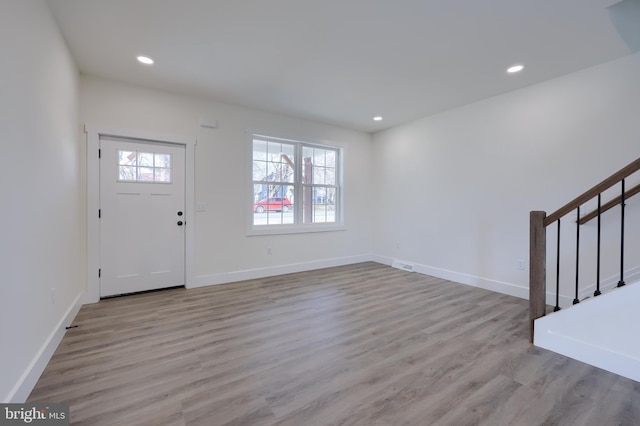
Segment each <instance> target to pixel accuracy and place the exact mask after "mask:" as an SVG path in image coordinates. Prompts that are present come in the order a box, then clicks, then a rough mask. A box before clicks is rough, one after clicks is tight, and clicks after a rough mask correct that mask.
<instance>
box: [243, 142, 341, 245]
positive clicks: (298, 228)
mask: <svg viewBox="0 0 640 426" xmlns="http://www.w3.org/2000/svg"><path fill="white" fill-rule="evenodd" d="M247 135H248V137H247V139H248V152H249V161H248V164H249V173H248V175H249V191H248V193H249V197H248V203H247V212H248V214H247V224H248V226H247V235H248V236H253V235H276V234H299V233H310V232H332V231H344V230H345V229H346V228H345V225H344V223H345V222H344V189H343V188H344V183H343V175H344V148H343V147H340V146H336V145H329V144H326V143H316V142H306V141H300V140H295V139H287V138H280V137H275V136H266V135H264V134H262V133H256V132H247ZM254 139H260V140H264V141H268V142H276V143H285V144H291V145H294V152H295V154H294V155H295V160H294V164H295V170H294V179H293V182H292V183H291V184H290V185H291V186H293V187H294V193H295V197H294V200H302V199H303V188H304V186H305V185H304V184H303V183H302V167H303V160H302V149H303V147H309V148H320V149H327V150H334V151H335V152H336V156H337V158H336V185H335V187H336V207H335V222H329V223H326V222H315V223H304V220H303V219H304V218H303V214H304V213H303V208H302V203H301V202H296V203H297V204H299V205H297V206H295V205H294V223H293V224H268V225H254V211H253V204H254V202H255V200H254V180H253V142H254ZM311 186H312V187H313V186H328V185H321V184H320V185H311Z"/></svg>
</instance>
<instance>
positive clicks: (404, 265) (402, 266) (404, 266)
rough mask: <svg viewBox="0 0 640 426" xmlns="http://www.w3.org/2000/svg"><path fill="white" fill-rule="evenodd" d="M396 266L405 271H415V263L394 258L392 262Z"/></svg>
mask: <svg viewBox="0 0 640 426" xmlns="http://www.w3.org/2000/svg"><path fill="white" fill-rule="evenodd" d="M391 266H393V267H394V268H397V269H402V270H403V271H407V272H413V264H412V263H407V262H401V261H399V260H394V261H393V263H392V264H391Z"/></svg>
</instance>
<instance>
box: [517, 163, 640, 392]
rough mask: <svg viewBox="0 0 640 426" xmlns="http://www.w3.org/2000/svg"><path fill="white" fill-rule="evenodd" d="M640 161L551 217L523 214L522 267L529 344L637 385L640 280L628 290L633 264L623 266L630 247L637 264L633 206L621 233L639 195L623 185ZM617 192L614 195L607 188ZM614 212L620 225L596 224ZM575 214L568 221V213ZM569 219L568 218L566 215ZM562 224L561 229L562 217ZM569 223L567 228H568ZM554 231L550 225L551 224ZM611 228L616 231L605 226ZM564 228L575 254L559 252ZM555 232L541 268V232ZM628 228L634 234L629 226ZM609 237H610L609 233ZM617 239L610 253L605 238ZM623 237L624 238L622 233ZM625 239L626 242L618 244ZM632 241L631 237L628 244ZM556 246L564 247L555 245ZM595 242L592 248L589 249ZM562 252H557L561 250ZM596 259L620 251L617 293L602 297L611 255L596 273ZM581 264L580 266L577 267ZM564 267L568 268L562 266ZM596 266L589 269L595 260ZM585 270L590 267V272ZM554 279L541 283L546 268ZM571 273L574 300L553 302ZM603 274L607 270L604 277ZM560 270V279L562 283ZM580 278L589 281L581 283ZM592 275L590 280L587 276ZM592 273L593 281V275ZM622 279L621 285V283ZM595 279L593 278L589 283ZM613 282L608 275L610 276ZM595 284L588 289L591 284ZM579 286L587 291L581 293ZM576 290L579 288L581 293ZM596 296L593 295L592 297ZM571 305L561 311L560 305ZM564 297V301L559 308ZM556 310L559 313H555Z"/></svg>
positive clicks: (639, 376) (635, 278)
mask: <svg viewBox="0 0 640 426" xmlns="http://www.w3.org/2000/svg"><path fill="white" fill-rule="evenodd" d="M638 172H640V158H639V159H637V160H635V161H633V162H632V163H630V164H629V165H627V166H626V167H624V168H622V169H620V170H619V171H618V172H616V173H614V174H613V175H611V176H609V177H608V178H607V179H605V180H603V181H602V182H600V183H599V184H597V185H595V186H594V187H593V188H591V189H589V190H588V191H586V192H585V193H583V194H581V195H580V196H578V197H577V198H575V199H574V200H572V201H570V202H569V203H567V204H566V205H564V206H563V207H561V208H560V209H558V210H557V211H555V212H553V213H552V214H550V215H547V214H546V212H544V211H532V212H531V215H530V224H531V226H530V232H531V233H530V253H529V256H530V261H529V273H530V275H529V308H530V309H529V312H530V320H531V340H532V342H533V343H534V344H535V345H536V346H539V347H542V348H545V349H549V350H552V351H554V352H557V353H560V354H563V355H566V356H568V357H571V358H574V359H577V360H579V361H583V362H586V363H588V364H591V365H594V366H597V367H600V368H602V369H605V370H608V371H611V372H613V373H616V374H619V375H621V376H624V377H627V378H630V379H632V380H636V381H638V382H640V339H638V338H637V337H636V336H637V331H636V328H637V327H638V326H640V282H638V283H636V284H635V285H629V282H627V281H628V280H629V279H631V281H636V282H637V281H639V279H640V277H638V274H637V269H638V265H633V267H632V268H630V269H629V267H628V266H627V267H626V268H625V253H626V252H627V251H628V250H627V249H628V247H627V245H629V243H631V245H632V249H633V250H632V253H631V257H632V258H633V262H634V263H635V262H637V258H638V256H637V252H638V241H639V240H638V238H637V233H638V228H637V224H638V221H637V219H638V215H637V213H638V204H637V203H635V204H634V206H633V207H634V208H633V209H632V210H631V216H630V219H631V220H632V221H633V223H632V225H633V226H632V227H631V229H632V231H631V232H628V231H627V232H626V231H625V210H626V205H627V201H628V200H629V198H631V197H633V196H635V195H636V194H638V193H640V184H636V185H635V186H634V187H632V188H631V189H627V186H626V184H627V183H628V181H629V180H630V179H635V180H636V182H637V181H638V177H639V175H640V173H638ZM618 185H619V186H620V189H619V190H617V189H615V188H614V187H616V188H617V187H618ZM612 190H614V191H618V192H617V194H618V195H615V196H614V197H613V198H612V199H611V200H610V201H608V202H606V203H603V202H602V198H603V195H604V196H609V195H610V194H611V191H612ZM594 202H597V208H595V209H593V210H592V211H591V212H589V213H587V214H582V212H584V211H585V210H584V209H586V207H587V206H589V205H591V204H593V203H594ZM614 207H619V209H617V210H618V212H619V215H620V216H619V220H617V221H613V220H611V216H610V215H611V213H609V214H608V215H609V216H608V217H607V220H602V215H603V213H604V212H606V211H609V210H611V209H613V208H614ZM572 211H575V217H571V216H572V215H571V214H570V213H571V212H572ZM566 216H569V217H566ZM562 218H565V221H564V222H562V223H564V226H562V228H561V219H562ZM593 219H597V225H593V223H592V225H590V227H589V228H585V229H584V230H583V231H589V233H587V236H588V237H589V236H590V238H587V242H586V243H582V244H581V228H583V225H585V224H587V223H588V222H590V221H591V220H593ZM567 222H568V223H567ZM550 225H553V226H550ZM611 225H615V226H617V227H618V228H619V231H616V230H615V229H612V228H611ZM566 226H569V228H568V229H570V230H571V231H570V232H571V233H574V236H573V237H572V238H570V241H569V246H573V249H574V251H573V252H570V251H568V249H567V248H566V244H567V241H566V237H567V233H566V232H565V233H564V234H562V233H561V229H563V230H565V227H566ZM549 227H551V228H554V231H555V232H554V233H555V234H557V236H555V238H554V237H553V236H552V237H551V241H549V242H550V243H553V244H550V245H549V247H551V245H555V254H556V256H555V261H554V260H552V259H549V260H550V261H549V262H548V264H547V249H548V247H547V231H548V228H549ZM605 227H606V228H607V231H608V232H607V234H606V238H605V239H606V241H607V242H608V243H607V244H608V246H606V247H604V248H603V247H602V243H601V230H603V228H605ZM634 227H635V228H634ZM611 231H614V232H611ZM616 232H617V233H618V236H617V238H616V241H617V242H616V244H619V245H618V247H613V248H612V247H611V243H612V242H613V241H612V239H613V238H612V237H614V236H615V233H616ZM626 234H630V235H626ZM625 236H626V237H627V238H626V240H627V241H626V243H627V244H625ZM629 237H631V238H629ZM561 241H564V243H563V245H561ZM594 243H595V245H594ZM561 247H562V249H561ZM589 250H591V255H590V253H587V256H586V258H587V265H586V266H585V261H584V259H583V258H584V252H585V251H587V252H588V251H589ZM601 253H606V254H612V253H619V262H618V265H614V266H615V267H617V269H618V276H617V278H615V281H617V288H614V289H613V290H611V291H606V290H608V289H609V288H611V287H613V286H616V284H615V282H614V281H613V280H611V279H609V280H606V281H609V282H608V283H606V282H602V281H601V279H600V277H601V275H602V273H603V272H604V273H605V274H609V273H611V272H613V271H611V270H610V269H611V266H612V265H611V262H610V261H611V256H608V258H609V259H608V260H609V262H608V263H606V264H605V265H604V266H606V268H604V267H601V266H603V265H602V264H601ZM581 259H583V261H582V262H581ZM567 261H569V263H572V262H573V264H570V265H568V266H567ZM594 261H595V263H591V262H594ZM590 265H595V268H594V267H590ZM548 269H549V270H550V271H551V270H553V272H554V273H552V274H550V275H552V276H551V277H547V270H548ZM570 269H573V270H574V271H575V273H574V278H572V279H571V280H573V281H574V282H575V285H573V284H571V286H572V287H573V289H572V292H573V293H574V294H573V296H571V297H567V296H566V295H565V296H560V292H561V288H560V284H561V282H562V283H564V286H565V287H564V291H562V293H563V294H566V293H567V290H569V288H568V287H567V286H569V285H570V284H569V283H568V281H567V278H568V277H567V272H568V271H569V270H570ZM603 269H606V270H604V271H603ZM561 270H562V271H564V275H563V277H562V279H561ZM585 272H588V274H587V275H588V277H587V278H585V277H584V275H585ZM594 272H595V274H594ZM594 275H595V276H594ZM625 277H626V278H627V280H625ZM594 278H595V280H594ZM611 278H614V277H611ZM547 281H550V283H553V284H555V292H554V291H552V292H551V296H552V297H551V298H555V306H554V308H553V311H554V312H553V313H551V314H550V315H547V306H548V305H547V296H549V295H550V294H549V293H548V292H547ZM594 281H595V286H594V285H593V282H594ZM585 285H586V287H585ZM581 287H582V289H581ZM594 290H595V291H594ZM589 294H592V295H593V296H592V297H589V298H587V299H584V296H586V295H589ZM571 298H573V300H572V302H569V303H572V305H573V306H572V305H568V306H567V300H566V299H568V300H569V301H571ZM561 299H563V301H564V302H563V303H560V301H561ZM561 305H562V307H561Z"/></svg>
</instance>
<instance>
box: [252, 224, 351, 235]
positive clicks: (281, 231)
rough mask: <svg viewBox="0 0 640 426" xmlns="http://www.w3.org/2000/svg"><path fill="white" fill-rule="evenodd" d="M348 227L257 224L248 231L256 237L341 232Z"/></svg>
mask: <svg viewBox="0 0 640 426" xmlns="http://www.w3.org/2000/svg"><path fill="white" fill-rule="evenodd" d="M346 230H347V228H346V227H345V226H344V225H336V224H331V225H318V224H315V225H306V226H305V225H302V226H291V225H271V226H264V227H263V226H256V227H252V228H250V229H249V230H248V231H247V236H248V237H256V236H260V235H287V234H311V233H316V232H340V231H346Z"/></svg>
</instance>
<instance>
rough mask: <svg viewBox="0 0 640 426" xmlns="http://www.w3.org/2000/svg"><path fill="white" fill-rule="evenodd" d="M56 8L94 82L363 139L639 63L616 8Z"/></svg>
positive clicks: (185, 2)
mask: <svg viewBox="0 0 640 426" xmlns="http://www.w3.org/2000/svg"><path fill="white" fill-rule="evenodd" d="M48 3H49V5H50V7H51V9H52V11H53V13H54V16H55V18H56V19H57V21H58V23H59V25H60V28H61V30H62V33H63V35H64V37H65V39H66V41H67V43H68V44H69V47H70V49H71V52H72V54H73V56H74V58H75V60H76V62H77V64H78V67H79V69H80V71H81V72H83V73H85V74H90V75H96V76H102V77H105V78H109V79H113V80H118V81H123V82H128V83H134V84H138V85H142V86H147V87H153V88H159V89H163V90H169V91H172V92H178V93H184V94H189V95H196V96H199V97H205V98H211V99H215V100H219V101H223V102H228V103H233V104H238V105H244V106H249V107H254V108H258V109H262V110H267V111H273V112H278V113H283V114H287V115H292V116H296V117H301V118H306V119H310V120H314V121H319V122H325V123H331V124H336V125H340V126H344V127H348V128H353V129H357V130H363V131H367V132H373V131H377V130H381V129H384V128H387V127H391V126H394V125H397V124H400V123H403V122H406V121H409V120H413V119H416V118H420V117H424V116H427V115H431V114H435V113H438V112H440V111H444V110H447V109H450V108H454V107H457V106H460V105H464V104H468V103H471V102H474V101H477V100H480V99H483V98H487V97H490V96H494V95H497V94H499V93H503V92H507V91H510V90H514V89H517V88H520V87H524V86H527V85H530V84H534V83H537V82H540V81H544V80H548V79H550V78H553V77H557V76H560V75H563V74H567V73H570V72H573V71H577V70H580V69H583V68H587V67H590V66H593V65H596V64H599V63H603V62H607V61H610V60H613V59H616V58H619V57H622V56H625V55H627V54H629V53H630V50H629V48H627V46H626V45H625V43H624V42H623V40H622V39H621V38H620V36H619V35H618V33H617V31H616V29H615V28H614V26H613V24H612V23H611V21H610V19H609V16H608V15H609V14H608V11H607V9H606V8H607V6H609V5H611V4H614V3H617V0H482V1H480V0H48ZM141 54H144V55H147V56H150V57H152V58H153V59H155V61H156V63H155V65H153V66H151V67H149V66H143V65H140V64H138V63H137V61H136V60H135V58H136V56H137V55H141ZM515 63H523V64H524V65H525V66H526V68H525V70H524V71H523V72H522V73H520V74H516V75H508V74H507V73H506V72H505V69H506V68H507V67H508V66H510V65H512V64H515ZM378 114H379V115H382V116H384V120H383V121H382V122H374V121H373V120H372V117H373V116H374V115H378Z"/></svg>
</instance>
